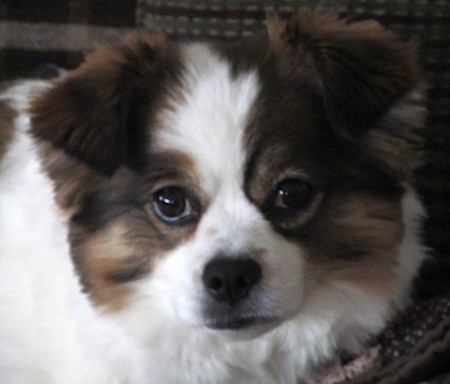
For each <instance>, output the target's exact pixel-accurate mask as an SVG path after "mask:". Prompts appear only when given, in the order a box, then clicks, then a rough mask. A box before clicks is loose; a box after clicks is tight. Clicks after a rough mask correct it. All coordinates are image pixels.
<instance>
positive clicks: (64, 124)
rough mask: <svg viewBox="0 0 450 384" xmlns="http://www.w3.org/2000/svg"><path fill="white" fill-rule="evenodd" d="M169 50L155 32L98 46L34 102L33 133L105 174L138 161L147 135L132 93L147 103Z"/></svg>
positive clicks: (163, 71)
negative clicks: (134, 108)
mask: <svg viewBox="0 0 450 384" xmlns="http://www.w3.org/2000/svg"><path fill="white" fill-rule="evenodd" d="M168 51H169V48H168V45H167V43H166V41H165V38H164V36H162V35H161V34H157V33H153V34H151V33H135V34H131V35H129V36H127V37H126V38H125V39H123V41H121V42H120V43H119V44H117V45H115V46H110V47H105V48H101V49H99V50H97V51H96V52H94V53H93V54H91V55H90V56H88V57H87V59H86V61H85V63H84V64H82V65H81V67H80V68H78V69H77V70H75V71H73V72H71V73H69V74H68V75H67V76H65V77H64V78H62V79H60V80H57V81H56V82H55V84H54V85H53V86H52V87H51V88H50V89H49V90H48V91H47V92H46V93H44V94H43V95H42V96H41V97H40V98H38V99H37V100H36V101H35V102H34V103H33V105H32V108H31V115H32V127H33V128H32V131H33V134H34V135H35V136H36V137H38V138H40V139H43V140H46V141H49V142H51V143H52V144H53V145H54V146H56V147H58V148H62V149H63V150H64V151H66V152H67V153H69V154H71V155H73V156H75V157H77V158H79V159H81V160H83V161H84V162H86V163H87V164H88V165H90V166H91V167H93V168H95V169H96V170H98V171H100V172H101V173H104V174H107V175H111V174H112V173H113V172H114V171H115V170H116V169H117V167H118V166H119V165H121V164H124V163H133V161H137V160H136V159H135V157H136V156H138V154H139V153H136V151H137V152H139V150H138V149H136V148H139V147H142V146H143V144H142V142H143V141H145V139H146V138H145V133H144V132H139V131H138V126H139V124H138V121H137V118H138V117H137V111H134V110H130V106H131V105H134V104H136V103H131V99H132V98H139V99H140V103H141V104H146V107H147V108H151V104H152V102H153V100H154V99H155V98H156V95H157V94H158V92H159V89H160V87H161V83H162V81H164V78H165V77H167V74H168V72H169V69H168V68H169V66H167V65H164V63H165V62H166V61H167V57H168V55H169V52H168ZM131 148H133V151H131Z"/></svg>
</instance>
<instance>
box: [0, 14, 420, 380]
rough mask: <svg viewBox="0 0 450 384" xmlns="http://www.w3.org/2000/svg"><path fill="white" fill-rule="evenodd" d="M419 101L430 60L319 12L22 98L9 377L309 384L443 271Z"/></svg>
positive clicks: (3, 244)
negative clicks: (419, 173)
mask: <svg viewBox="0 0 450 384" xmlns="http://www.w3.org/2000/svg"><path fill="white" fill-rule="evenodd" d="M421 93H422V87H421V79H420V74H419V70H418V68H417V63H416V54H415V50H414V47H413V46H412V45H411V44H406V43H402V42H400V41H399V40H398V39H397V38H396V37H395V36H394V35H393V34H392V33H391V32H388V31H386V30H384V29H383V28H382V27H380V26H379V25H378V24H377V23H375V22H370V21H364V22H357V23H346V22H345V21H341V20H338V19H337V18H336V17H335V16H333V15H330V14H326V13H325V14H324V13H319V12H299V13H298V15H295V16H294V17H292V18H291V19H290V20H289V21H288V22H284V21H281V20H279V19H278V18H276V17H269V19H268V28H267V33H265V34H262V35H260V36H256V37H253V38H250V39H247V40H244V41H242V42H237V43H233V44H222V45H214V44H208V43H181V44H174V43H171V42H168V41H167V40H166V39H165V38H164V36H162V35H161V34H158V33H136V34H132V35H130V36H128V37H127V38H125V39H124V40H123V41H122V42H120V43H118V44H117V45H115V46H111V47H106V48H102V49H100V50H98V51H97V52H95V53H93V54H92V55H90V56H88V57H87V59H86V62H85V63H84V64H83V65H82V66H81V67H80V68H79V69H77V70H75V71H73V72H70V73H68V74H66V75H64V76H63V77H62V78H60V79H58V80H56V81H54V82H51V83H43V82H42V83H40V82H34V83H26V84H22V85H15V86H12V87H10V88H8V89H6V90H5V91H4V92H3V93H2V94H1V96H0V114H1V116H0V139H1V140H2V141H1V142H0V156H1V165H0V209H1V211H0V234H1V238H0V382H1V383H2V384H3V383H5V384H6V383H7V384H18V383H33V384H39V383H43V384H44V383H45V384H51V383H57V384H61V383H64V384H68V383H80V384H87V383H92V384H94V383H95V384H102V383H103V384H111V383H127V384H150V383H158V384H159V383H164V384H169V383H174V384H175V383H177V384H178V383H189V384H195V383H205V384H206V383H214V384H217V383H265V384H270V383H284V384H295V383H297V382H298V381H299V380H301V379H303V378H306V377H308V376H309V375H310V374H311V373H312V372H313V368H314V367H316V366H318V365H320V364H321V363H323V362H325V361H327V360H329V359H332V358H333V356H335V355H336V354H337V353H338V352H339V351H340V350H350V351H351V352H357V351H358V350H359V349H360V348H361V347H362V346H363V344H364V342H365V341H367V340H368V339H369V338H370V337H371V336H372V335H374V334H376V333H377V332H378V331H380V330H381V329H382V328H383V326H384V325H385V324H386V322H387V321H388V320H389V319H390V318H391V316H392V315H393V314H394V313H396V312H397V311H399V310H400V309H401V308H403V307H404V306H405V305H406V304H407V303H408V298H409V294H410V289H411V284H412V281H413V278H414V276H415V275H416V273H417V270H418V268H419V266H420V263H421V262H422V260H423V259H424V257H425V252H424V249H423V247H422V245H421V240H420V219H421V218H422V216H423V215H424V212H423V208H422V206H421V204H420V202H419V200H418V198H417V196H416V194H415V192H414V190H413V188H412V185H411V183H412V176H413V171H414V169H415V168H416V167H417V165H418V164H420V151H419V150H418V148H419V146H420V140H419V135H418V131H419V130H420V128H421V127H422V125H423V120H424V109H423V106H422V94H421ZM174 188H175V189H174ZM180 196H181V197H180ZM292 196H294V198H293V197H292ZM295 198H297V200H295ZM177 199H178V200H177ZM180 199H181V200H180ZM299 199H300V201H299ZM177 204H178V205H177ZM178 208H180V211H181V213H180V214H178V213H177V209H178ZM161 210H162V211H161ZM173 210H175V211H173ZM167 212H168V214H167V215H166V214H165V213H167ZM174 212H175V214H176V215H174ZM171 215H172V216H171ZM175 216H176V217H175ZM172 219H173V220H172ZM217 260H219V263H218V264H217V263H216V264H215V265H214V268H210V267H211V265H212V264H214V262H216V261H217ZM218 265H219V266H222V267H220V268H229V269H227V271H228V270H229V272H226V273H227V274H226V275H225V277H223V275H222V273H223V272H221V271H222V270H220V268H219V267H218ZM236 265H239V266H240V267H239V268H242V269H244V268H245V269H246V271H247V272H245V273H243V274H240V273H241V272H240V270H238V271H237V272H236V268H237V267H235V266H236ZM218 268H219V272H217V269H218ZM239 268H238V269H239ZM211 269H212V270H213V272H211V271H210V270H211ZM236 274H237V277H236ZM230 276H231V277H230ZM235 277H236V281H234V280H232V279H234V278H235ZM231 281H232V282H231ZM224 284H225V288H226V289H224V290H223V291H221V288H223V285H224ZM226 284H229V285H226ZM233 284H235V285H233ZM221 285H222V286H221ZM240 285H241V286H240ZM242 285H243V286H244V288H242Z"/></svg>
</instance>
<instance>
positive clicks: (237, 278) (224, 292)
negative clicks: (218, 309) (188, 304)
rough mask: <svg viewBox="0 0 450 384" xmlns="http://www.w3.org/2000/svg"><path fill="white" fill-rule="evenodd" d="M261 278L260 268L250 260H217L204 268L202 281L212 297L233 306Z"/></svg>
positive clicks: (243, 297) (245, 295)
mask: <svg viewBox="0 0 450 384" xmlns="http://www.w3.org/2000/svg"><path fill="white" fill-rule="evenodd" d="M261 276H262V270H261V266H260V265H259V264H258V263H257V262H256V261H254V260H252V259H250V258H238V259H236V258H234V259H231V258H217V259H214V260H212V261H211V262H209V263H208V264H207V265H206V266H205V269H204V271H203V275H202V279H203V284H204V286H205V288H206V290H207V292H208V293H209V294H210V295H211V296H212V297H214V298H215V299H216V300H217V301H219V302H228V303H229V304H230V305H232V306H233V305H235V304H236V303H237V302H239V301H241V300H243V299H245V298H246V297H247V296H248V295H249V294H250V291H251V289H252V287H253V286H254V285H255V284H257V283H258V282H259V281H260V280H261Z"/></svg>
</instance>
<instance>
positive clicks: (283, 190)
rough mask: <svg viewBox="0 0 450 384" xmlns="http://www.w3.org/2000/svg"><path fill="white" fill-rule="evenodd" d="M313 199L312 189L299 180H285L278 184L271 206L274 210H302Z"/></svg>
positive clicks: (309, 185) (305, 182)
mask: <svg viewBox="0 0 450 384" xmlns="http://www.w3.org/2000/svg"><path fill="white" fill-rule="evenodd" d="M313 197H314V187H313V186H312V185H311V184H310V183H309V182H307V181H305V180H301V179H287V180H284V181H282V182H281V183H280V184H278V187H277V191H276V194H275V198H274V201H273V206H274V207H275V208H284V209H293V210H302V209H305V208H307V207H308V205H309V204H310V203H311V202H312V200H313Z"/></svg>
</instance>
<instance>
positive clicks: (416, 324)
mask: <svg viewBox="0 0 450 384" xmlns="http://www.w3.org/2000/svg"><path fill="white" fill-rule="evenodd" d="M449 367H450V295H443V296H442V297H437V298H434V299H432V300H428V301H424V302H421V303H417V304H414V305H412V306H411V307H410V308H409V309H408V310H407V311H406V312H405V313H402V314H400V315H399V316H397V318H396V319H395V320H394V321H393V322H392V323H391V324H390V325H389V326H388V327H386V329H385V330H384V331H383V332H382V333H381V334H380V335H379V336H378V337H377V339H376V340H374V343H373V345H371V346H369V347H368V348H367V349H366V350H365V351H364V352H363V353H361V354H360V355H359V356H356V357H354V358H351V359H346V360H344V359H342V360H340V361H336V362H334V363H333V364H331V365H329V366H327V367H324V369H322V371H321V372H320V373H319V375H318V376H316V377H315V378H314V379H311V380H308V381H306V382H305V383H302V384H373V383H377V384H427V383H429V384H438V383H447V384H448V383H450V381H449V380H448V379H450V372H449Z"/></svg>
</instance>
